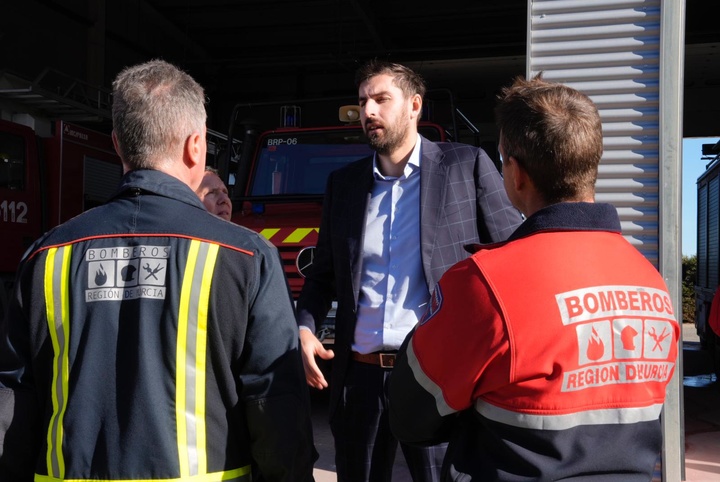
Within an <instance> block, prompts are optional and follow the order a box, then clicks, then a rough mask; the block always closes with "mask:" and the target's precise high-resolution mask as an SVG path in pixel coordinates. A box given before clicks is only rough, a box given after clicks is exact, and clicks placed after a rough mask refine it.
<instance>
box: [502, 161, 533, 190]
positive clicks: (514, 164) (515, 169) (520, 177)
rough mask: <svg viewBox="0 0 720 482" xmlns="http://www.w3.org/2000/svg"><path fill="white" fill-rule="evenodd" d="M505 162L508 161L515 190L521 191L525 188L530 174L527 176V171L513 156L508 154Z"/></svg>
mask: <svg viewBox="0 0 720 482" xmlns="http://www.w3.org/2000/svg"><path fill="white" fill-rule="evenodd" d="M507 162H508V163H509V167H510V169H511V170H512V176H511V179H512V183H513V188H514V189H515V191H516V192H523V191H524V190H527V187H528V182H529V181H530V176H528V173H527V171H526V170H525V169H523V167H522V166H521V165H520V163H519V162H518V161H517V159H515V157H513V156H510V158H509V159H508V160H507Z"/></svg>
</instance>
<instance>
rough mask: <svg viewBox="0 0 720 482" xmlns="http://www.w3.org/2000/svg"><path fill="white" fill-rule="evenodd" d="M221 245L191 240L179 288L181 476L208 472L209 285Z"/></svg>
mask: <svg viewBox="0 0 720 482" xmlns="http://www.w3.org/2000/svg"><path fill="white" fill-rule="evenodd" d="M218 250H219V247H218V245H215V244H209V243H203V242H200V241H197V240H193V241H191V242H190V249H189V252H188V259H187V265H186V267H185V274H184V275H183V282H182V288H181V291H180V308H179V313H178V336H177V354H176V367H177V368H176V371H177V373H176V394H175V398H176V401H175V416H176V420H177V431H178V440H177V443H178V456H179V463H180V475H181V476H182V477H189V476H196V475H202V474H204V473H206V472H207V446H206V441H207V435H206V424H205V383H206V378H205V369H206V366H205V357H206V344H207V313H208V303H209V299H210V284H211V282H212V275H213V271H214V269H215V262H216V260H217V254H218Z"/></svg>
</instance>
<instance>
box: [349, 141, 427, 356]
mask: <svg viewBox="0 0 720 482" xmlns="http://www.w3.org/2000/svg"><path fill="white" fill-rule="evenodd" d="M420 144H421V142H420V137H419V136H418V140H417V142H416V143H415V147H414V149H413V151H412V153H411V154H410V159H409V160H408V163H407V165H406V166H405V170H404V172H403V175H402V176H400V177H389V176H383V175H382V174H381V173H380V170H379V169H378V167H377V155H376V156H375V159H374V160H373V175H374V177H375V181H374V183H373V189H372V194H371V196H370V201H369V202H368V206H367V219H366V223H365V238H364V240H363V260H362V276H361V280H360V281H361V286H360V297H359V301H358V312H357V324H356V326H355V341H354V343H353V345H352V349H353V351H356V352H359V353H372V352H375V351H389V350H397V349H398V348H400V345H401V344H402V342H403V341H404V340H405V336H406V335H407V334H408V333H409V332H410V330H411V329H412V328H413V327H414V326H415V324H416V323H417V322H418V320H419V319H420V318H421V317H422V315H423V313H424V312H425V306H426V304H427V302H428V299H429V298H430V293H429V290H428V286H427V282H426V281H425V274H424V272H423V266H422V258H421V256H420V246H421V243H420Z"/></svg>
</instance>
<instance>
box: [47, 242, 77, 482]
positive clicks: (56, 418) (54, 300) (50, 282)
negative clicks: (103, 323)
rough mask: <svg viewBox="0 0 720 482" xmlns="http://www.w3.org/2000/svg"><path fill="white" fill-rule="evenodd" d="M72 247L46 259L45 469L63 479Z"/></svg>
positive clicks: (53, 252) (51, 251) (51, 252)
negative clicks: (49, 372) (48, 405)
mask: <svg viewBox="0 0 720 482" xmlns="http://www.w3.org/2000/svg"><path fill="white" fill-rule="evenodd" d="M71 255H72V246H63V247H60V248H51V249H49V250H48V254H47V259H46V260H45V278H44V290H45V313H46V316H47V322H48V332H49V333H50V339H51V341H52V346H53V353H54V356H53V380H52V387H51V389H50V392H51V398H52V407H53V413H52V416H51V417H50V423H49V425H48V434H47V456H46V462H47V470H48V474H52V475H54V476H55V477H60V478H62V477H64V476H65V458H64V457H63V452H62V441H63V418H64V416H65V410H66V408H67V397H68V379H69V373H68V372H69V361H68V358H69V355H68V349H69V348H68V345H69V336H70V298H69V296H68V292H69V289H68V281H69V273H70V258H71Z"/></svg>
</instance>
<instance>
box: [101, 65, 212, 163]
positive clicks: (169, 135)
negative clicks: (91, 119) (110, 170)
mask: <svg viewBox="0 0 720 482" xmlns="http://www.w3.org/2000/svg"><path fill="white" fill-rule="evenodd" d="M112 118H113V131H114V132H115V137H116V138H117V141H118V148H119V150H120V152H119V153H118V154H120V157H121V158H122V159H123V161H125V162H126V163H127V164H128V166H129V167H130V168H131V169H151V168H155V167H157V163H158V162H162V161H163V160H164V159H170V160H171V159H174V158H176V157H177V154H178V150H179V149H181V148H182V145H183V142H184V141H185V139H187V137H188V136H189V135H191V134H192V133H193V132H197V131H202V129H204V127H205V122H206V120H207V114H206V112H205V93H204V92H203V88H202V87H200V85H199V84H198V83H197V82H195V80H194V79H193V78H192V77H190V76H189V75H188V74H186V73H185V72H183V71H182V70H180V69H178V68H177V67H175V66H174V65H172V64H169V63H167V62H165V61H162V60H151V61H149V62H146V63H143V64H139V65H135V66H132V67H128V68H126V69H124V70H123V71H122V72H120V73H119V74H118V76H117V78H116V79H115V81H114V82H113V106H112Z"/></svg>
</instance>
